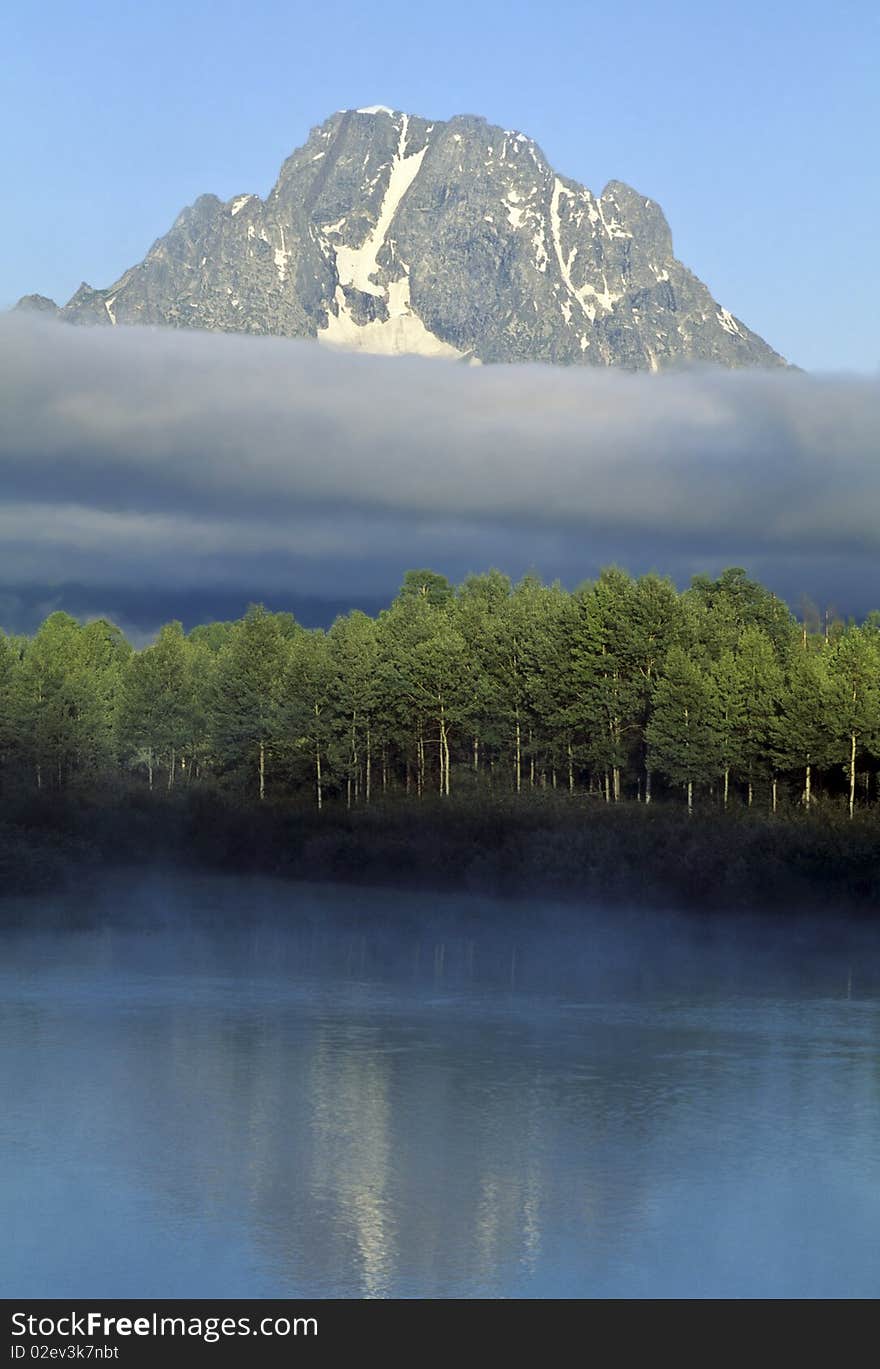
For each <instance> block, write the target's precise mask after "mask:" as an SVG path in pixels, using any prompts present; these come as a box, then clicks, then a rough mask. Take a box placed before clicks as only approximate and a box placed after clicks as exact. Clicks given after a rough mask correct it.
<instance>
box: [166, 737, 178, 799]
mask: <svg viewBox="0 0 880 1369" xmlns="http://www.w3.org/2000/svg"><path fill="white" fill-rule="evenodd" d="M176 763H177V752H176V751H175V750H174V747H173V746H172V748H171V764H170V765H169V767H168V789H169V791H170V790H172V789H173V788H174V768H175V765H176Z"/></svg>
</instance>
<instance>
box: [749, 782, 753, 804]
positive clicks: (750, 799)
mask: <svg viewBox="0 0 880 1369" xmlns="http://www.w3.org/2000/svg"><path fill="white" fill-rule="evenodd" d="M752 797H753V791H752V781H751V780H749V807H750V808H751V806H752Z"/></svg>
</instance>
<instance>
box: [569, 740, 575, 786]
mask: <svg viewBox="0 0 880 1369" xmlns="http://www.w3.org/2000/svg"><path fill="white" fill-rule="evenodd" d="M568 792H569V794H573V793H574V757H573V756H572V753H571V742H569V744H568Z"/></svg>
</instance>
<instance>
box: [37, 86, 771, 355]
mask: <svg viewBox="0 0 880 1369" xmlns="http://www.w3.org/2000/svg"><path fill="white" fill-rule="evenodd" d="M29 298H36V297H29ZM40 307H43V306H40ZM60 316H61V317H62V318H67V319H69V320H71V321H73V322H78V323H97V324H106V325H109V326H112V325H113V324H116V323H127V324H132V323H147V324H166V325H170V326H175V327H190V328H193V327H194V328H210V329H219V330H222V331H227V332H247V333H272V334H282V335H286V336H291V337H312V338H315V339H316V340H317V341H318V342H319V343H322V344H326V345H330V346H342V347H346V348H356V349H360V350H364V351H372V352H385V353H402V352H415V353H418V354H422V355H431V356H446V357H452V358H454V357H458V358H461V359H467V360H470V361H482V362H506V361H545V362H554V363H557V364H575V365H599V366H622V367H625V368H627V369H630V370H660V369H665V368H668V367H670V366H675V365H680V364H682V363H688V362H715V363H717V364H720V365H723V366H756V365H757V366H761V365H763V366H775V365H782V364H784V363H783V362H782V358H780V357H779V356H777V354H776V353H775V352H774V351H773V350H772V349H771V348H770V347H769V346H768V345H767V344H766V343H765V342H763V341H762V340H761V339H760V338H759V337H757V336H756V335H755V334H754V333H752V332H750V330H749V329H748V328H747V327H746V326H745V324H743V323H741V322H740V321H739V320H738V319H735V318H734V317H733V315H732V314H731V313H729V311H728V310H727V309H724V308H723V307H722V306H720V305H718V304H717V303H716V302H715V301H714V300H713V298H712V296H711V294H710V293H709V290H708V289H707V288H706V286H705V285H703V284H702V282H700V281H699V280H697V279H696V277H695V276H693V275H692V273H691V272H690V271H688V270H687V268H686V267H684V266H683V265H682V264H681V263H680V262H679V261H677V260H676V258H675V257H674V255H673V251H672V236H671V233H670V230H669V225H668V224H667V222H666V218H665V216H664V214H663V211H662V210H661V208H660V206H659V205H658V204H657V203H656V201H654V200H652V199H649V198H647V197H645V196H644V195H642V194H640V193H639V191H637V190H635V189H633V187H631V186H628V185H626V184H624V183H623V182H622V181H616V180H613V181H609V182H608V184H607V185H606V186H605V188H604V190H603V191H602V192H601V194H600V195H599V196H598V197H597V196H595V195H594V194H593V193H592V192H591V191H590V190H589V189H587V187H586V186H583V185H581V184H579V183H578V182H576V181H573V180H571V179H569V178H567V177H565V176H563V175H561V174H560V173H558V172H556V171H555V170H554V169H553V168H552V167H551V166H550V164H549V163H548V161H547V159H546V158H545V156H544V154H543V152H542V151H541V149H540V148H539V147H538V145H537V144H536V143H535V142H534V141H533V140H532V139H531V138H529V137H528V136H527V135H526V134H524V133H520V132H518V131H514V130H510V129H504V128H500V127H498V126H496V125H494V124H490V123H489V122H488V121H487V120H486V119H485V118H483V117H482V116H480V115H475V114H459V115H456V116H454V117H453V118H451V119H447V120H436V119H435V120H428V119H425V118H423V117H421V116H419V115H413V114H407V113H405V112H403V111H400V110H392V109H390V108H389V107H388V106H386V105H369V106H363V107H361V108H359V109H349V110H339V111H337V113H336V114H334V115H331V117H330V118H329V119H327V120H326V121H325V122H324V123H323V124H320V125H318V126H316V127H315V128H313V129H312V130H311V133H310V134H309V137H308V140H307V141H306V142H305V144H303V146H302V147H299V148H297V149H296V150H295V151H294V152H293V153H292V154H291V155H290V156H289V157H288V158H287V159H286V161H285V162H284V164H283V166H282V167H281V170H280V173H279V176H278V180H277V181H276V183H275V186H274V187H273V189H272V190H271V192H270V193H269V195H268V196H267V197H266V199H265V200H264V199H261V198H260V197H259V196H258V195H254V194H240V195H236V196H233V198H232V199H230V200H226V201H225V202H223V201H221V200H219V199H218V198H217V197H216V196H215V195H201V196H200V197H199V198H198V199H196V200H195V201H194V203H193V204H192V205H190V206H189V207H188V208H186V209H184V210H183V211H182V212H181V213H180V214H179V215H178V217H177V219H176V220H175V222H174V224H173V225H172V227H171V229H170V230H169V232H168V233H167V234H166V236H165V237H164V238H160V239H159V241H158V242H156V243H155V244H154V245H153V247H152V248H151V249H150V251H149V252H148V253H147V255H146V257H145V258H144V260H143V261H142V262H140V263H139V264H138V265H136V266H134V267H133V268H131V269H130V270H129V271H127V272H126V273H125V274H124V275H123V276H122V277H120V279H119V280H118V281H116V282H115V283H114V284H113V285H112V286H110V287H109V288H108V289H105V290H92V289H91V288H90V287H88V286H85V285H83V286H81V287H80V289H79V290H78V291H77V292H76V294H75V295H74V296H73V298H72V299H71V300H70V302H69V303H68V304H67V305H65V306H64V308H63V309H62V310H61V311H60Z"/></svg>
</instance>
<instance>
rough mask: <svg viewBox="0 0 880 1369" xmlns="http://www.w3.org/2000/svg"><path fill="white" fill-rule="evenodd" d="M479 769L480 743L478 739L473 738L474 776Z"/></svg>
mask: <svg viewBox="0 0 880 1369" xmlns="http://www.w3.org/2000/svg"><path fill="white" fill-rule="evenodd" d="M479 768H480V742H479V738H477V737H474V774H476V773H477V771H478V770H479Z"/></svg>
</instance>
